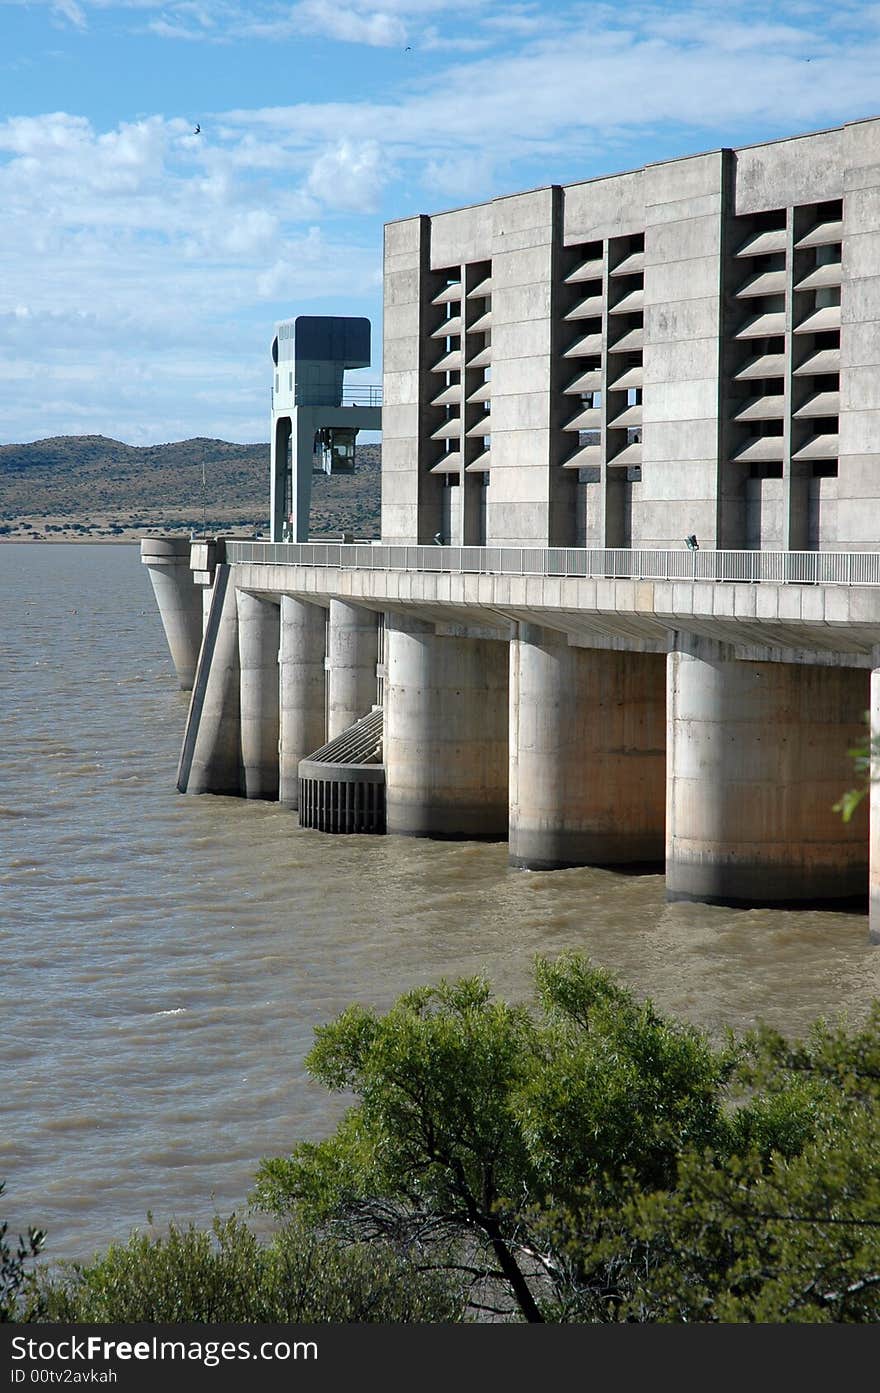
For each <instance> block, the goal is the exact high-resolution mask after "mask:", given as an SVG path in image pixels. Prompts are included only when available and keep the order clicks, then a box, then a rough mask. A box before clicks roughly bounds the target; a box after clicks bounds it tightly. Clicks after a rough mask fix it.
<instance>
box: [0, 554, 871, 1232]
mask: <svg viewBox="0 0 880 1393" xmlns="http://www.w3.org/2000/svg"><path fill="white" fill-rule="evenodd" d="M0 593H2V595H3V601H4V603H3V631H2V634H0V642H2V654H0V751H2V753H0V761H2V763H0V770H2V773H0V949H2V959H0V962H2V967H0V972H2V1008H3V1012H2V1020H3V1028H2V1031H0V1119H2V1125H0V1179H3V1178H5V1180H6V1182H7V1192H6V1195H5V1196H4V1201H3V1203H4V1205H5V1208H4V1209H3V1212H2V1214H0V1218H3V1217H6V1218H8V1219H9V1220H10V1224H11V1227H12V1228H13V1229H14V1230H16V1231H17V1229H18V1228H19V1227H21V1226H23V1225H25V1224H27V1223H29V1222H31V1223H39V1224H40V1225H42V1226H43V1227H44V1228H46V1229H47V1230H48V1234H49V1241H48V1247H47V1255H48V1256H51V1257H72V1256H85V1255H87V1254H88V1253H90V1252H91V1251H92V1250H93V1249H95V1248H97V1247H99V1246H101V1245H104V1244H106V1243H107V1242H108V1241H109V1240H111V1239H114V1238H116V1239H124V1238H125V1237H126V1236H127V1234H128V1232H129V1230H130V1229H131V1228H132V1227H133V1226H135V1225H141V1226H142V1225H143V1224H144V1223H145V1221H146V1214H147V1211H148V1210H151V1211H152V1212H153V1214H154V1215H155V1217H156V1220H157V1221H158V1222H162V1223H164V1222H165V1221H166V1220H168V1219H170V1218H177V1219H179V1220H182V1221H185V1220H188V1219H194V1220H197V1221H200V1222H201V1221H205V1220H207V1219H209V1218H210V1217H211V1215H212V1214H213V1213H215V1212H218V1211H219V1212H221V1213H228V1212H229V1211H230V1210H231V1209H232V1208H241V1207H242V1205H243V1203H244V1201H245V1199H246V1196H247V1192H248V1190H249V1188H250V1185H251V1182H252V1179H253V1175H254V1171H255V1168H256V1166H257V1164H258V1162H259V1159H260V1157H261V1156H264V1155H272V1154H276V1153H280V1152H283V1151H285V1150H287V1149H288V1148H289V1147H290V1145H291V1143H292V1142H293V1141H294V1140H295V1139H298V1138H305V1137H317V1136H320V1135H322V1134H323V1133H324V1132H325V1131H326V1130H327V1129H328V1128H329V1127H330V1125H331V1124H332V1122H333V1120H334V1119H335V1117H337V1116H338V1115H339V1112H340V1110H341V1107H342V1103H341V1102H340V1101H339V1100H334V1099H328V1097H327V1096H326V1095H325V1094H324V1092H323V1091H322V1090H321V1089H319V1088H318V1087H317V1086H316V1085H314V1084H313V1083H311V1082H310V1081H309V1080H308V1079H307V1078H306V1077H305V1075H304V1071H303V1064H302V1061H303V1057H304V1055H305V1053H306V1051H307V1050H308V1048H309V1046H310V1044H311V1041H312V1032H313V1029H314V1027H315V1026H317V1025H320V1024H321V1023H322V1022H323V1021H326V1020H328V1019H330V1018H331V1017H333V1016H334V1015H335V1014H336V1013H337V1012H338V1011H340V1010H342V1009H343V1007H345V1006H346V1005H347V1004H348V1003H349V1002H350V1001H352V1000H359V1001H362V1002H364V1003H370V1004H374V1005H377V1006H380V1007H383V1006H387V1005H389V1004H390V1003H391V1001H392V1000H393V999H394V997H395V996H396V995H397V994H398V993H399V992H401V991H402V990H404V989H406V988H407V987H410V986H413V985H415V984H416V983H421V982H427V981H434V980H437V979H438V978H439V977H441V976H454V975H457V974H460V973H468V972H476V971H485V972H486V973H487V974H488V975H489V976H490V978H491V980H492V982H493V983H494V984H495V986H496V987H497V988H498V990H499V991H500V992H502V993H506V994H508V995H510V996H515V997H520V998H522V997H525V996H526V995H527V994H528V991H529V983H530V965H531V961H532V958H533V956H534V954H535V953H537V952H544V953H548V954H551V955H552V954H555V953H557V952H559V951H560V950H562V949H564V948H578V949H580V950H582V951H584V952H586V953H588V954H589V955H590V956H591V957H592V958H593V959H594V961H596V962H598V963H601V964H603V965H605V966H607V967H610V968H613V969H615V970H616V971H617V972H618V973H619V974H620V976H621V977H622V978H623V980H624V981H625V982H627V983H628V984H629V985H630V986H632V987H633V988H634V989H635V990H636V991H638V992H639V993H641V994H644V995H649V996H651V997H653V998H654V1000H655V1001H656V1002H657V1004H658V1005H659V1006H660V1007H662V1008H664V1009H668V1010H670V1011H673V1012H677V1013H680V1014H682V1015H683V1016H686V1017H688V1018H689V1019H691V1020H693V1021H695V1022H697V1023H698V1024H701V1025H704V1026H707V1027H709V1028H710V1029H713V1030H716V1029H720V1028H721V1027H723V1026H724V1025H731V1026H733V1027H735V1028H739V1029H741V1028H745V1027H747V1026H749V1025H752V1024H754V1023H755V1021H757V1020H758V1019H764V1020H766V1021H769V1022H770V1023H772V1024H774V1025H776V1026H778V1027H780V1028H781V1029H785V1030H788V1031H792V1032H795V1033H798V1032H802V1031H803V1030H804V1029H806V1027H807V1025H808V1024H809V1022H810V1021H811V1020H812V1019H813V1018H814V1017H815V1016H816V1015H818V1014H820V1013H824V1014H826V1015H835V1014H837V1013H838V1012H840V1011H843V1010H846V1011H848V1012H849V1014H850V1015H851V1017H853V1018H857V1017H859V1016H861V1015H863V1014H864V1012H865V1010H866V1009H867V1007H868V1005H869V1003H870V1001H871V999H872V998H873V997H875V996H880V951H878V950H876V949H871V948H870V947H869V946H868V943H867V921H866V919H865V918H864V917H863V916H861V915H850V914H830V913H823V912H815V913H813V912H798V913H794V912H782V911H775V912H770V911H765V910H754V911H749V912H744V911H733V910H725V909H716V908H705V907H703V906H699V905H687V904H676V905H667V904H666V903H665V901H664V895H663V880H662V878H661V877H660V876H638V877H632V876H623V875H616V874H613V873H611V872H608V871H597V870H573V871H557V872H553V873H525V872H522V871H513V870H510V869H509V868H508V866H507V864H506V847H505V846H504V845H502V844H497V845H484V844H477V843H471V842H464V843H449V842H426V841H413V840H410V839H405V838H396V837H383V838H367V837H328V836H324V835H322V834H320V833H316V832H307V831H301V830H300V829H299V828H298V827H297V825H296V815H295V814H291V813H289V812H284V811H281V810H279V809H278V808H277V807H275V806H272V805H270V804H261V803H246V802H244V801H242V800H238V799H230V798H213V797H201V798H198V797H182V796H181V795H180V794H178V793H177V792H176V791H175V787H174V783H175V774H176V767H177V755H178V750H179V744H180V738H181V735H182V730H183V722H184V718H185V714H186V705H187V696H186V694H185V693H182V692H180V691H179V690H177V688H176V684H175V680H174V675H173V670H172V668H171V663H170V659H169V658H168V655H167V650H166V647H165V640H164V637H163V634H162V629H161V624H160V622H159V617H158V613H157V611H156V608H155V604H154V601H153V596H152V590H151V587H150V583H149V578H148V575H147V572H146V571H145V570H144V568H143V567H141V565H140V561H139V555H138V549H137V548H136V547H131V546H100V545H66V546H65V545H56V546H52V545H39V544H30V545H27V544H22V545H4V546H0Z"/></svg>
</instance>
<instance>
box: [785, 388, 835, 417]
mask: <svg viewBox="0 0 880 1393" xmlns="http://www.w3.org/2000/svg"><path fill="white" fill-rule="evenodd" d="M839 411H840V393H839V392H817V393H816V395H815V396H813V397H810V398H809V400H808V401H805V402H804V404H803V406H801V407H799V409H798V410H797V411H796V412H795V413H794V414H795V416H796V417H797V418H798V420H803V419H804V418H809V417H810V416H836V415H837V414H838V412H839Z"/></svg>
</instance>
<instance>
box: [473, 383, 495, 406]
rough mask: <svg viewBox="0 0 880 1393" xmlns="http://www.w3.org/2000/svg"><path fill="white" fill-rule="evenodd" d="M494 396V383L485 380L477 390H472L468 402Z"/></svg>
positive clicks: (488, 398)
mask: <svg viewBox="0 0 880 1393" xmlns="http://www.w3.org/2000/svg"><path fill="white" fill-rule="evenodd" d="M491 397H492V383H491V382H484V383H483V385H482V386H481V387H478V388H477V390H476V391H475V392H471V394H470V396H469V397H468V402H478V401H489V400H490V399H491Z"/></svg>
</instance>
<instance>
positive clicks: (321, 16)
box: [293, 0, 407, 48]
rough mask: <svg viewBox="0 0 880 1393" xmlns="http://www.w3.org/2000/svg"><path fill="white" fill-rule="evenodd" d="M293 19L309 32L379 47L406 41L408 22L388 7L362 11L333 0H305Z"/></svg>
mask: <svg viewBox="0 0 880 1393" xmlns="http://www.w3.org/2000/svg"><path fill="white" fill-rule="evenodd" d="M293 20H294V23H296V24H297V25H299V26H300V27H301V28H302V30H303V31H304V32H305V33H311V34H324V35H326V36H327V37H328V38H331V39H340V40H342V42H343V43H351V44H368V45H370V46H372V47H375V48H390V47H393V46H394V45H395V44H397V45H399V44H403V43H405V42H406V37H407V34H406V25H405V24H404V23H403V22H402V21H401V20H400V18H399V17H398V16H396V15H393V14H389V13H388V11H387V10H361V9H358V8H356V7H355V6H354V5H349V6H340V5H337V4H334V3H333V0H303V3H302V4H300V5H297V6H296V7H295V9H294V12H293Z"/></svg>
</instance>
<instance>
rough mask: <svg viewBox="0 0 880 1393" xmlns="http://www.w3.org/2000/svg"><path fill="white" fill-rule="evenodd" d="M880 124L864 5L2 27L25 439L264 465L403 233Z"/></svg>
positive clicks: (546, 7)
mask: <svg viewBox="0 0 880 1393" xmlns="http://www.w3.org/2000/svg"><path fill="white" fill-rule="evenodd" d="M877 114H880V4H871V3H850V0H831V3H824V4H818V3H813V0H777V3H775V4H772V5H771V4H767V3H753V0H725V2H724V3H713V0H703V3H699V4H688V3H679V2H678V0H665V2H664V3H661V0H654V2H653V3H652V0H642V3H630V2H629V0H619V3H617V4H615V5H606V4H582V3H567V0H555V3H549V2H548V0H534V3H529V0H524V2H523V3H506V0H467V3H464V0H442V3H441V0H384V2H383V0H339V3H338V4H334V3H331V0H301V3H297V4H281V3H273V0H253V3H247V4H244V3H242V4H239V3H236V0H220V2H219V3H209V0H205V2H204V3H199V0H183V3H175V0H171V3H166V4H160V3H154V0H0V442H9V441H26V440H35V439H39V438H41V437H44V436H50V435H64V434H101V435H112V436H115V437H117V438H118V439H122V440H125V441H127V442H129V443H130V444H150V443H156V442H160V441H167V440H179V439H183V438H185V437H188V436H195V435H207V436H216V437H219V438H223V439H227V440H239V441H263V440H267V439H268V406H269V382H270V377H269V345H270V342H271V338H272V330H273V325H274V323H275V321H276V320H278V319H281V318H286V317H288V316H292V315H295V314H298V313H305V314H344V313H347V314H364V315H368V316H369V318H370V319H371V321H372V323H373V350H374V366H373V368H372V369H371V370H368V371H365V372H363V373H362V374H361V376H362V377H363V378H364V380H369V381H379V380H380V379H381V257H382V226H383V223H384V222H386V221H387V220H389V219H391V218H397V217H405V216H409V215H411V214H414V213H418V212H435V211H437V210H438V209H442V208H446V207H455V206H457V205H459V204H462V203H470V202H474V201H476V200H480V199H486V198H491V197H492V196H494V195H496V194H501V193H509V192H513V191H515V190H517V189H522V188H533V187H536V186H539V185H543V184H550V183H568V182H572V181H574V180H577V179H584V178H589V177H591V176H595V175H598V174H604V173H613V172H615V171H617V170H622V169H628V168H632V167H635V166H638V165H641V164H644V163H645V162H647V161H650V160H656V159H664V158H670V157H675V156H678V155H686V154H690V153H694V152H696V151H699V150H706V149H714V148H717V147H718V146H720V145H744V144H748V143H750V142H754V141H760V140H765V139H772V138H774V137H777V136H784V135H791V134H796V133H798V132H801V131H810V130H816V129H820V128H822V127H824V126H830V125H837V124H839V123H840V122H843V121H846V120H855V119H858V118H861V117H865V116H873V115H877ZM196 123H200V124H201V127H202V131H201V134H200V135H198V136H196V135H194V134H193V131H194V127H195V124H196ZM878 162H880V151H878Z"/></svg>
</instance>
